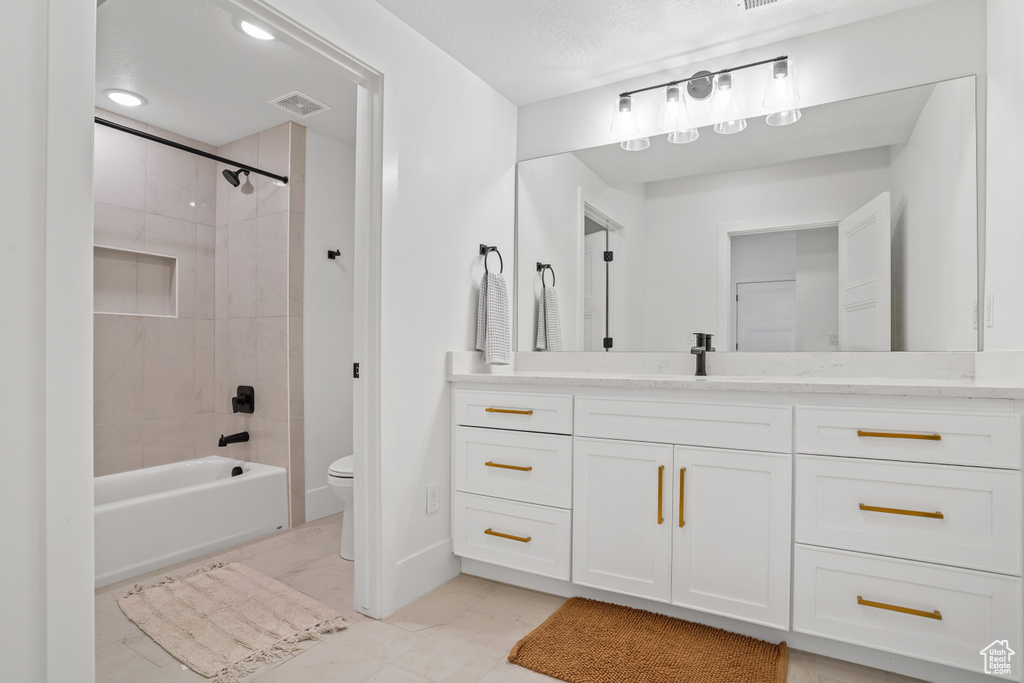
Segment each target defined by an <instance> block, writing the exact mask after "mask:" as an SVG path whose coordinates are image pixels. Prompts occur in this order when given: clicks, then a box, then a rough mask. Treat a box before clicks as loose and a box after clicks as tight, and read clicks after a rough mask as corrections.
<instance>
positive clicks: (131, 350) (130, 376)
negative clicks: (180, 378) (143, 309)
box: [93, 315, 146, 423]
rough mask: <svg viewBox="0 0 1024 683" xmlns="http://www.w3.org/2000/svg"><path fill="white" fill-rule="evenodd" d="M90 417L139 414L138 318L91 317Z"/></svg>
mask: <svg viewBox="0 0 1024 683" xmlns="http://www.w3.org/2000/svg"><path fill="white" fill-rule="evenodd" d="M93 326H94V327H93V341H94V343H93V416H94V419H95V421H96V422H97V423H105V422H123V421H125V420H137V419H139V418H141V417H142V401H141V399H142V391H143V374H142V373H143V371H142V367H143V354H144V349H145V337H146V333H145V326H144V325H143V320H142V318H138V317H135V316H123V315H95V316H93Z"/></svg>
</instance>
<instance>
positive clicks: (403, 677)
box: [366, 665, 430, 683]
mask: <svg viewBox="0 0 1024 683" xmlns="http://www.w3.org/2000/svg"><path fill="white" fill-rule="evenodd" d="M366 683H430V679H429V678H425V677H423V676H420V675H419V674H414V673H412V672H410V671H406V670H405V669H400V668H398V667H397V666H393V665H388V666H386V667H384V668H383V669H381V670H380V671H378V672H377V673H375V674H374V675H373V676H371V677H370V678H367V679H366Z"/></svg>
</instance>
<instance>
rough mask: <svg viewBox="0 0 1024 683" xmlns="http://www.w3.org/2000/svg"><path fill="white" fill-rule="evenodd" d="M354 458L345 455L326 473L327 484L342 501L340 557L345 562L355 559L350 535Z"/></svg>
mask: <svg viewBox="0 0 1024 683" xmlns="http://www.w3.org/2000/svg"><path fill="white" fill-rule="evenodd" d="M354 459H355V456H352V455H346V456H345V457H344V458H338V459H337V460H335V461H334V462H333V463H331V467H330V468H329V469H328V472H327V482H328V483H329V484H330V485H331V489H332V490H333V491H334V493H335V495H337V496H338V498H341V501H342V512H344V513H345V516H344V517H343V518H342V521H341V557H342V559H345V560H353V559H355V538H354V537H353V534H352V517H353V516H354V515H353V512H352V461H353V460H354Z"/></svg>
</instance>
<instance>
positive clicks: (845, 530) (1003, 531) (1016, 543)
mask: <svg viewBox="0 0 1024 683" xmlns="http://www.w3.org/2000/svg"><path fill="white" fill-rule="evenodd" d="M1020 491H1021V474H1020V472H1016V471H1010V470H993V469H982V468H976V467H948V466H944V465H922V464H908V463H896V462H885V461H868V460H854V459H851V458H837V457H828V456H813V455H800V456H798V457H797V461H796V540H797V541H798V542H800V543H812V544H815V545H824V546H832V547H836V548H846V549H848V550H861V551H864V552H869V553H876V554H881V555H893V556H896V557H906V558H910V559H914V560H925V561H928V562H939V563H943V564H954V565H959V566H962V567H971V568H974V569H986V570H991V571H999V572H1006V573H1010V574H1020V571H1021V544H1020V543H1021V542H1020V539H1021V500H1020V499H1021V496H1020Z"/></svg>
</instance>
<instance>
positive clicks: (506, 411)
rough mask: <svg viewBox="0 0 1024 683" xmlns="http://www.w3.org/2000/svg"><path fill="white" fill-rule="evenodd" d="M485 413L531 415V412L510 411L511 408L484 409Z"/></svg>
mask: <svg viewBox="0 0 1024 683" xmlns="http://www.w3.org/2000/svg"><path fill="white" fill-rule="evenodd" d="M484 412H487V413H505V414H506V415H533V411H532V410H512V409H511V408H484Z"/></svg>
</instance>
